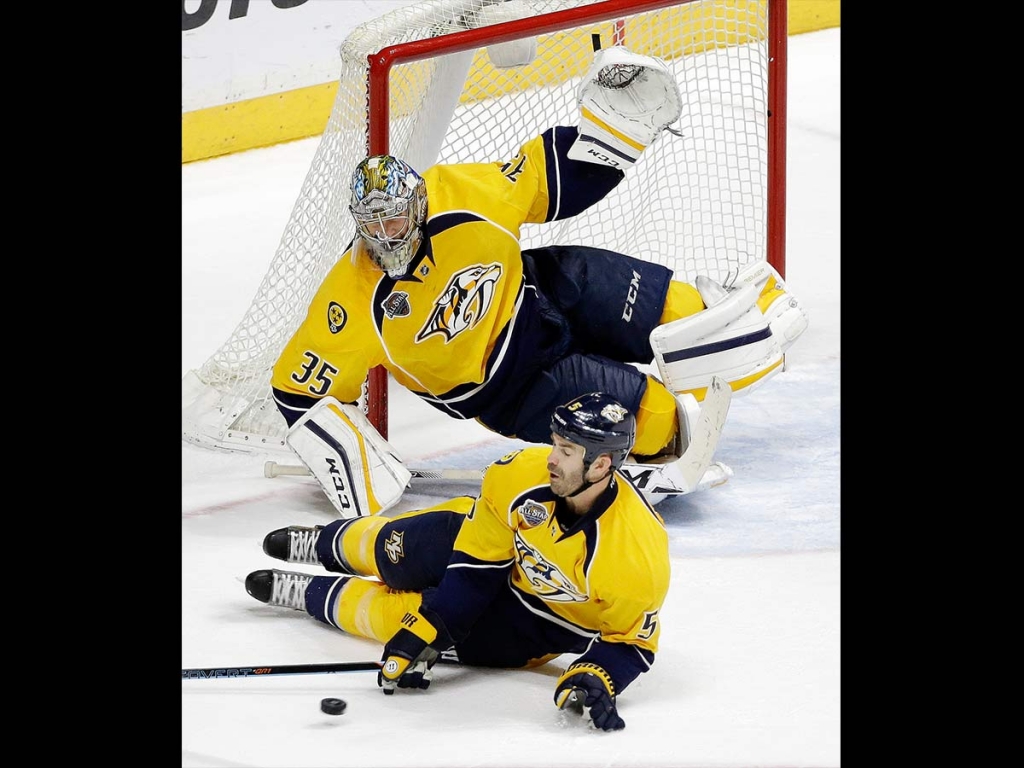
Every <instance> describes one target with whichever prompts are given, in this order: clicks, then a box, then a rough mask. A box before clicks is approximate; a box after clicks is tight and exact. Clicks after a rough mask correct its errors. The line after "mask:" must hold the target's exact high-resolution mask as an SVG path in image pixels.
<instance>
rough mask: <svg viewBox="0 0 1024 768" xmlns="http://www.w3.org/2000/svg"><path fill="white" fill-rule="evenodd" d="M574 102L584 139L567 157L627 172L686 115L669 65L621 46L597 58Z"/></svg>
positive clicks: (598, 53) (605, 49)
mask: <svg viewBox="0 0 1024 768" xmlns="http://www.w3.org/2000/svg"><path fill="white" fill-rule="evenodd" d="M576 103H577V105H578V106H579V108H580V135H579V137H578V138H577V139H576V141H575V142H574V143H573V145H572V147H570V148H569V157H570V158H572V159H573V160H583V161H585V162H588V163H597V164H598V165H609V166H611V167H612V168H618V169H619V170H623V171H624V170H625V169H626V168H629V167H630V166H632V165H633V164H634V163H635V162H636V161H637V160H638V159H639V158H640V153H642V152H643V151H644V149H646V148H647V147H648V146H649V145H650V144H651V143H652V142H653V141H654V140H655V139H656V138H658V136H659V135H660V134H661V132H662V131H663V130H665V128H667V127H668V126H670V125H671V124H672V123H674V122H675V121H676V120H678V119H679V115H680V114H681V113H682V110H683V107H682V96H681V95H680V93H679V85H678V84H677V83H676V79H675V76H674V75H673V74H672V71H671V70H670V69H669V68H668V66H667V65H666V64H665V62H663V61H661V60H660V59H656V58H654V57H653V56H641V55H639V54H636V53H633V52H632V51H630V50H628V49H626V48H623V47H622V46H621V45H616V46H613V47H611V48H604V49H602V50H599V51H597V52H596V53H595V54H594V63H593V64H592V65H591V67H590V69H589V71H588V72H587V74H586V75H584V77H583V81H582V82H581V83H580V87H579V91H578V92H577V94H576Z"/></svg>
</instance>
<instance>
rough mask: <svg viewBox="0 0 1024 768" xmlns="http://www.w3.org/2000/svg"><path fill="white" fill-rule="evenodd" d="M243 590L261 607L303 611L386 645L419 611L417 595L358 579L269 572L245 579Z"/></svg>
mask: <svg viewBox="0 0 1024 768" xmlns="http://www.w3.org/2000/svg"><path fill="white" fill-rule="evenodd" d="M245 591H246V592H248V593H249V594H250V595H251V596H252V597H254V598H255V599H257V600H259V601H260V602H261V603H266V604H267V605H272V606H274V607H278V608H290V609H292V610H296V611H305V612H306V613H308V614H309V615H310V616H312V617H313V618H314V619H316V620H317V621H321V622H323V623H324V624H329V625H330V626H332V627H335V628H336V629H340V630H341V631H342V632H346V633H348V634H350V635H358V636H359V637H368V638H370V639H371V640H378V641H380V642H382V643H386V642H387V641H388V640H389V639H390V638H391V637H392V636H393V635H394V634H395V633H396V632H397V631H398V630H399V629H400V628H401V626H402V617H403V616H405V615H406V614H407V613H409V612H414V611H417V610H419V607H420V602H421V600H422V596H421V594H420V593H419V592H400V591H398V590H394V589H391V588H390V587H387V586H385V585H384V584H381V583H380V582H376V581H370V580H369V579H361V578H358V577H355V576H313V575H311V574H308V573H296V572H293V571H279V570H276V569H265V570H260V571H253V572H252V573H250V574H249V575H248V576H246V578H245Z"/></svg>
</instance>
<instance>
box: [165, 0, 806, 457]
mask: <svg viewBox="0 0 1024 768" xmlns="http://www.w3.org/2000/svg"><path fill="white" fill-rule="evenodd" d="M787 34H788V29H787V6H786V0H508V1H507V2H495V0H427V2H422V3H416V4H413V5H410V6H407V7H404V8H400V9H397V10H394V11H392V12H390V13H388V14H385V15H384V16H382V17H380V18H378V19H375V20H373V21H371V22H368V23H366V24H363V25H361V26H360V27H359V28H357V29H356V30H354V31H353V32H352V34H350V35H349V37H348V38H347V39H346V41H345V42H344V44H343V45H342V47H341V54H342V73H341V77H340V79H339V87H338V94H337V96H336V99H335V104H334V107H333V109H332V113H331V116H330V118H329V120H328V124H327V127H326V129H325V131H324V134H323V137H322V138H321V141H320V145H319V146H318V149H317V152H316V155H315V156H314V159H313V161H312V163H311V166H310V170H309V172H308V174H307V177H306V180H305V181H304V183H303V187H302V190H301V192H300V194H299V197H298V199H297V201H296V204H295V207H294V209H293V212H292V216H291V219H290V220H289V223H288V225H287V227H286V229H285V232H284V235H283V236H282V240H281V243H280V245H279V246H278V250H277V252H276V254H275V256H274V259H273V261H272V262H271V265H270V269H269V270H268V272H267V275H266V276H265V277H264V280H263V283H262V284H261V286H260V288H259V289H258V291H257V295H256V296H255V297H254V299H253V302H252V303H251V305H250V307H249V310H248V311H247V313H246V316H245V317H244V318H243V320H242V322H241V323H240V324H239V326H238V328H237V329H236V330H235V332H234V333H233V334H232V336H231V337H230V338H229V339H228V340H227V341H226V342H225V343H224V344H223V345H222V347H221V348H220V349H219V350H218V351H217V352H216V353H215V354H214V355H213V356H211V357H210V358H209V359H208V360H207V361H206V363H204V365H203V366H202V367H201V368H200V369H198V370H194V371H190V372H189V373H188V374H186V376H185V379H184V380H183V382H182V434H183V439H185V440H187V441H189V442H192V443H195V444H198V445H203V446H206V447H213V448H222V449H227V450H243V451H278V450H284V451H286V450H287V445H286V444H285V442H284V435H285V433H286V426H285V423H284V420H283V418H282V417H281V416H280V414H279V413H278V412H277V409H276V406H275V405H274V403H273V400H272V399H271V398H270V391H269V372H270V367H271V366H272V365H273V363H274V361H275V360H276V357H277V355H278V354H279V353H280V350H281V349H282V348H283V346H284V344H285V343H286V342H287V340H288V338H290V336H291V334H292V333H294V330H295V329H296V328H297V327H298V324H299V323H300V322H301V320H302V318H303V316H304V313H305V310H306V306H307V304H308V302H309V300H310V299H311V298H312V295H313V293H314V292H315V290H316V288H317V287H318V286H319V284H320V282H321V281H322V280H323V278H324V276H325V275H326V273H327V271H328V270H329V269H330V267H331V266H333V264H334V263H335V262H336V261H337V259H338V257H339V256H340V255H341V253H342V252H344V250H345V247H346V246H347V244H348V242H349V241H350V240H351V238H352V235H353V232H354V226H353V224H352V222H351V217H350V216H349V214H348V211H347V196H348V180H349V176H350V174H351V171H352V169H353V168H354V166H355V164H356V163H357V162H358V161H359V160H360V159H362V157H363V156H365V155H367V154H381V153H385V152H390V153H392V154H396V155H398V156H400V157H402V158H403V159H405V160H407V161H408V162H410V164H411V165H412V166H413V167H414V168H417V169H421V170H422V169H424V168H426V167H428V166H429V165H432V164H434V163H438V162H445V163H452V162H490V161H494V160H500V159H502V158H505V157H511V156H512V154H514V152H515V151H516V149H517V148H518V147H519V145H520V144H521V143H522V142H524V141H526V140H527V139H529V138H532V137H533V136H534V135H536V134H537V133H539V132H541V131H543V130H544V129H546V128H548V127H550V126H551V125H557V124H562V125H573V124H576V123H577V122H578V119H579V115H578V109H577V108H576V105H575V90H576V86H577V85H578V83H579V80H580V77H581V76H582V75H583V74H584V73H585V72H586V70H587V68H588V67H589V64H590V61H591V59H592V56H593V41H594V38H595V36H597V39H599V40H600V44H601V46H602V47H607V46H609V45H614V44H623V45H626V46H627V47H629V48H630V49H631V50H634V51H636V52H638V53H642V54H646V55H654V56H657V57H659V58H661V59H663V60H665V61H666V63H667V64H668V65H669V66H670V68H672V70H673V72H674V73H675V74H676V76H677V79H678V82H679V84H680V88H681V91H682V96H683V114H682V117H681V119H680V121H679V122H678V123H677V125H676V126H674V128H675V129H676V131H677V133H676V134H669V133H667V132H666V133H665V134H663V135H662V136H661V137H660V138H659V139H658V141H656V142H655V143H654V144H653V145H652V146H651V147H649V148H648V149H647V150H646V151H645V152H644V154H643V155H642V156H641V158H640V160H639V161H638V162H637V164H636V165H635V166H633V167H632V168H631V169H630V170H629V171H628V172H627V178H626V180H625V181H623V183H622V184H620V185H619V187H617V188H616V189H615V190H614V191H613V193H612V194H610V195H609V196H608V197H607V198H606V199H605V200H603V201H601V203H599V204H598V205H597V206H594V207H593V208H592V209H590V210H588V211H585V212H584V213H582V214H580V215H579V216H577V217H574V218H573V219H569V220H566V221H565V222H559V223H552V224H545V225H525V226H524V227H523V231H522V238H521V239H522V243H523V247H524V248H530V247H536V246H538V245H542V244H549V243H586V244H589V245H596V246H600V247H604V248H609V249H611V250H618V251H621V252H623V253H628V254H630V255H633V256H637V257H639V258H645V259H648V260H651V261H656V262H658V263H663V264H666V265H667V266H669V267H671V268H672V269H673V271H674V272H675V274H676V277H677V278H678V279H681V280H691V281H692V280H693V279H694V278H695V277H696V276H697V275H698V274H707V275H709V276H711V277H717V278H722V277H724V276H725V274H726V273H727V272H728V271H730V270H733V269H735V268H737V267H739V266H742V265H743V264H745V263H747V262H749V261H753V260H756V259H760V258H766V259H767V260H768V261H769V262H771V263H772V264H773V265H774V266H775V267H776V269H778V270H779V272H780V273H781V274H783V275H784V274H785V235H786V231H785V193H786V50H787ZM387 385H388V377H387V372H386V370H385V369H384V368H383V367H380V368H377V369H375V370H373V371H371V372H370V375H369V377H368V379H367V386H366V392H365V402H364V405H365V407H366V410H367V416H368V418H369V419H370V421H371V422H372V423H373V424H374V425H375V426H376V427H377V429H378V431H380V433H381V435H382V436H384V437H385V438H387V437H388V432H389V424H388V397H387Z"/></svg>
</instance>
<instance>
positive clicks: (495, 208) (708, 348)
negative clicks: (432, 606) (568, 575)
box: [271, 46, 807, 516]
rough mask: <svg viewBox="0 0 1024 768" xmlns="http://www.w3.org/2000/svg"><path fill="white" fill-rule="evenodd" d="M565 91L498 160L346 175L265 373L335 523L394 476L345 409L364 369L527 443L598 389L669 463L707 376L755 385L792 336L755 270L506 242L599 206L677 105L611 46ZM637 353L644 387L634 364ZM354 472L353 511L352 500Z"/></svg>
mask: <svg viewBox="0 0 1024 768" xmlns="http://www.w3.org/2000/svg"><path fill="white" fill-rule="evenodd" d="M577 96H578V105H579V109H580V123H579V126H578V127H576V126H556V127H553V128H550V129H548V130H546V131H544V132H543V133H542V134H541V135H540V136H537V137H535V138H533V139H531V140H529V141H527V142H526V143H525V144H523V145H522V146H521V147H520V149H519V151H518V153H517V154H516V155H515V156H514V157H513V158H511V159H510V160H508V161H505V162H500V161H496V162H492V163H468V164H451V165H435V166H433V167H431V168H428V169H426V170H424V171H423V173H422V175H421V174H420V173H418V172H417V171H416V170H415V169H413V168H411V167H410V166H409V165H408V164H407V163H406V162H404V161H403V160H401V159H400V158H397V157H393V156H390V155H380V156H374V157H369V158H366V159H365V160H363V161H362V162H361V163H359V165H358V166H357V167H356V168H355V170H354V173H353V175H352V184H351V195H350V200H349V209H350V212H351V214H352V216H353V218H354V219H355V223H356V231H355V237H354V239H353V241H352V242H351V243H350V244H349V246H348V248H347V250H346V251H345V253H344V254H342V256H341V258H339V259H338V261H337V263H336V264H335V266H334V267H333V268H332V269H331V271H330V272H329V273H328V274H327V276H326V278H325V279H324V281H323V283H322V284H321V286H320V287H319V289H318V291H317V293H316V295H315V296H314V297H313V300H312V302H311V303H310V305H309V307H308V309H307V313H306V316H305V318H304V320H303V322H302V324H301V325H300V326H299V328H298V329H297V330H296V332H295V333H294V335H293V336H292V337H291V339H290V340H289V341H288V343H287V344H286V345H285V347H284V349H283V350H282V352H281V354H280V356H279V358H278V359H277V361H276V363H275V365H274V367H273V372H272V378H271V387H272V390H273V396H274V400H275V403H276V404H277V406H278V408H279V409H280V411H281V413H282V414H283V415H284V418H285V420H286V421H287V423H288V425H289V427H290V431H289V435H288V443H289V445H290V446H291V448H292V449H293V450H294V451H295V453H296V454H297V455H298V456H299V458H300V459H301V460H302V461H303V463H304V464H305V465H306V466H307V467H309V469H310V470H311V472H312V473H313V475H314V476H316V478H317V480H318V482H319V483H320V485H321V487H322V488H323V489H324V491H325V493H326V494H327V495H328V497H329V498H330V499H331V501H332V503H333V504H334V505H335V507H336V508H337V509H338V512H339V513H340V514H341V515H342V516H353V515H354V516H361V515H367V514H374V513H376V512H379V511H381V510H384V509H387V508H388V507H389V506H391V505H392V504H394V502H395V501H397V499H398V498H399V497H400V495H401V493H402V490H403V489H404V488H405V484H406V483H407V482H408V480H409V476H408V473H407V472H405V471H404V468H402V467H401V462H400V461H399V460H398V457H397V456H395V455H394V451H393V450H392V449H391V446H390V445H388V444H387V442H386V441H385V440H383V439H382V438H381V437H380V435H378V434H377V433H376V431H375V430H373V428H372V426H371V425H370V424H369V423H368V422H366V420H365V419H362V420H361V421H360V419H361V414H360V413H359V412H358V411H359V409H358V408H356V407H355V406H353V405H351V404H354V403H356V402H357V401H358V399H359V397H360V395H361V391H362V386H363V383H364V381H365V379H366V377H367V374H368V373H369V371H370V370H371V369H372V368H374V367H376V366H378V365H383V366H384V367H385V368H386V369H387V370H388V371H389V372H390V374H391V376H392V377H393V378H394V379H395V381H397V382H398V383H399V384H401V385H402V386H404V387H406V388H407V389H409V390H410V391H412V392H413V393H415V394H416V395H417V396H418V397H420V398H421V399H422V400H423V401H424V402H427V403H429V404H430V405H431V406H433V407H435V408H437V409H439V410H441V411H442V412H444V413H446V414H448V415H450V416H452V417H453V418H457V419H476V420H477V421H479V422H480V423H481V424H483V425H484V426H485V427H487V428H488V429H490V430H492V431H493V432H496V433H498V434H501V435H504V436H507V437H514V438H518V439H521V440H524V441H527V442H536V443H546V442H549V441H550V431H549V429H548V426H549V419H548V415H549V414H550V412H551V410H552V408H554V406H555V405H557V404H558V403H561V402H565V401H567V400H569V399H571V398H573V397H576V396H578V395H580V394H581V393H583V392H591V391H603V392H607V393H609V394H610V395H611V396H613V397H614V398H615V399H616V400H618V401H619V402H621V403H622V404H623V405H624V406H625V407H626V408H627V409H628V410H629V411H630V412H632V413H634V414H636V419H637V435H636V444H635V446H634V448H633V450H634V454H635V456H636V458H637V460H638V461H640V462H656V463H662V464H667V465H668V467H669V468H670V469H671V467H672V466H673V465H672V462H673V461H674V460H675V459H676V458H678V457H679V456H680V455H681V453H682V451H684V450H685V449H686V447H687V445H688V442H689V429H690V427H689V424H690V422H691V421H692V419H693V417H694V414H695V413H696V411H697V409H698V408H699V403H700V401H701V400H702V399H703V397H704V392H705V390H706V388H707V386H708V384H709V382H710V381H711V378H712V377H713V376H716V375H717V376H721V377H722V378H724V379H725V380H726V381H728V382H729V384H730V386H731V387H732V389H733V391H734V392H735V393H736V394H737V395H740V394H745V393H746V392H749V391H751V390H753V389H754V388H755V387H757V386H759V385H760V384H761V383H763V382H764V381H765V380H767V379H768V378H769V377H771V376H772V375H774V374H775V373H777V372H778V371H779V370H780V368H781V365H782V361H783V352H784V351H785V350H786V348H787V347H789V345H790V344H792V343H793V341H795V340H796V338H797V337H798V336H799V335H800V333H801V332H802V331H803V330H804V328H805V327H806V325H807V320H806V316H805V314H804V312H803V310H802V309H801V308H800V306H799V305H798V303H797V301H796V300H795V299H794V298H793V296H792V295H791V294H790V293H789V292H788V291H787V289H786V286H785V284H784V283H783V281H782V280H781V278H780V277H779V275H778V274H777V273H776V272H775V271H774V269H772V268H771V267H770V266H769V265H768V264H767V263H765V262H753V263H750V264H747V265H745V266H744V267H743V268H742V269H740V270H738V271H737V272H736V273H734V274H731V275H730V276H729V278H728V279H727V280H726V281H725V283H724V284H718V283H715V282H713V281H711V280H710V279H707V278H701V277H698V278H697V280H696V281H695V284H694V285H691V284H689V283H684V282H681V281H678V280H675V279H673V273H672V272H671V270H669V269H668V268H666V267H664V266H661V265H658V264H653V263H650V262H646V261H643V260H640V259H637V258H634V257H632V256H629V255H626V254H621V253H616V252H613V251H609V250H605V249H602V248H595V247H592V246H589V245H583V244H581V245H552V246H548V247H542V248H533V249H528V250H521V249H520V229H521V227H522V226H523V225H524V224H528V223H544V222H552V221H558V220H561V219H566V218H569V217H572V216H575V215H577V214H579V213H581V212H582V211H584V210H585V209H587V208H589V207H590V206H592V205H594V204H596V203H597V202H599V201H600V200H601V199H602V198H604V197H605V196H606V195H607V194H608V193H609V192H611V191H612V190H613V189H614V188H615V187H616V186H617V185H618V184H619V183H620V182H621V181H622V180H623V178H625V173H626V172H628V169H629V168H630V167H631V166H632V165H633V164H634V163H636V162H637V161H638V160H640V158H641V154H642V152H643V151H644V149H645V148H646V147H648V146H650V145H651V144H653V143H654V142H656V141H660V140H663V139H662V134H663V131H664V129H665V128H666V127H667V126H668V125H670V124H671V123H673V122H675V121H676V120H677V119H678V117H679V115H680V112H681V98H680V94H679V90H678V85H677V84H676V83H675V81H674V79H673V78H672V76H671V73H670V72H669V70H668V68H667V67H666V66H665V65H664V63H662V62H661V61H659V60H657V59H654V58H651V57H647V56H640V55H637V54H634V53H632V52H630V51H628V50H627V49H625V48H622V47H620V46H616V47H613V48H609V49H604V50H600V51H598V52H597V53H596V54H595V57H594V63H593V66H592V67H591V69H590V71H589V72H588V74H587V75H586V76H585V77H584V78H583V81H582V83H581V85H580V87H579V90H578V93H577ZM652 360H653V361H654V362H656V364H657V368H658V371H659V374H660V380H659V378H657V377H654V376H649V375H647V374H645V373H644V372H642V371H640V370H639V369H638V368H637V367H636V365H634V363H638V364H649V363H651V362H652ZM356 422H359V423H358V424H357V423H356ZM355 427H358V430H357V432H358V434H357V435H355V436H354V437H352V436H351V432H352V429H353V428H355ZM346 435H348V436H349V437H350V438H351V439H354V440H356V441H357V442H359V443H360V444H361V447H362V449H363V450H362V453H356V452H350V453H349V455H351V456H353V457H355V456H357V455H358V456H361V457H362V459H361V461H357V462H356V464H355V465H354V466H350V467H348V470H349V471H348V473H347V476H346V472H345V471H344V470H345V467H343V466H342V463H341V455H342V453H341V452H340V451H339V443H338V440H339V436H346ZM347 447H349V448H351V447H352V446H351V445H350V446H347ZM359 478H361V479H362V481H363V482H366V483H368V488H369V490H368V492H367V494H366V496H365V498H363V499H359V498H358V496H355V497H354V496H352V494H351V490H350V489H351V487H357V486H358V485H359V483H358V482H356V480H357V479H359ZM721 481H724V478H723V479H722V480H721ZM679 482H680V483H681V482H682V481H681V480H680V481H679ZM690 490H693V488H692V487H691V488H685V487H684V488H682V489H681V492H684V493H685V492H688V491H690Z"/></svg>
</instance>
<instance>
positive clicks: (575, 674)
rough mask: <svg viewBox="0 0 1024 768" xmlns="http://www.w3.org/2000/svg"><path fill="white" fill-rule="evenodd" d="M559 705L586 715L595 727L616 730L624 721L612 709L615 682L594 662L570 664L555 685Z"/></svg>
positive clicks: (560, 707)
mask: <svg viewBox="0 0 1024 768" xmlns="http://www.w3.org/2000/svg"><path fill="white" fill-rule="evenodd" d="M555 704H556V705H557V706H558V708H559V709H565V710H568V711H570V712H575V713H576V714H578V715H583V716H585V717H589V719H590V721H591V722H592V723H593V724H594V727H595V728H600V729H601V730H602V731H618V730H621V729H623V728H625V727H626V721H625V720H623V719H622V718H621V717H619V713H618V712H617V711H616V709H615V684H614V683H613V682H612V679H611V677H610V676H609V675H608V673H607V672H605V671H604V670H603V669H602V668H601V667H599V666H597V665H596V664H570V665H569V668H568V669H567V670H565V672H564V673H563V674H562V676H561V677H560V678H558V686H557V687H556V688H555Z"/></svg>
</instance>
